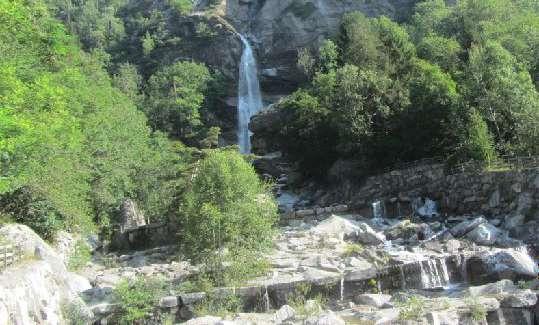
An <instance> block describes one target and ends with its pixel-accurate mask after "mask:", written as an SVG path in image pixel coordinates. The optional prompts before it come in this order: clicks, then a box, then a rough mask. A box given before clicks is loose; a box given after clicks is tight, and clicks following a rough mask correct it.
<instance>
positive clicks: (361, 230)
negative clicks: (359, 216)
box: [356, 223, 386, 245]
mask: <svg viewBox="0 0 539 325" xmlns="http://www.w3.org/2000/svg"><path fill="white" fill-rule="evenodd" d="M356 237H357V241H358V242H360V243H362V244H365V245H380V244H383V243H384V242H385V241H386V237H385V236H384V235H383V234H382V233H378V232H376V231H374V229H372V228H371V227H370V226H369V225H368V224H366V223H360V224H359V225H358V230H357V232H356Z"/></svg>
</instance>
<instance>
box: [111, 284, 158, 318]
mask: <svg viewBox="0 0 539 325" xmlns="http://www.w3.org/2000/svg"><path fill="white" fill-rule="evenodd" d="M165 290H166V284H165V281H164V280H162V279H155V278H144V277H138V278H136V279H135V280H133V281H127V280H124V281H122V282H120V283H119V284H118V286H116V288H115V289H114V296H115V298H116V302H117V303H118V304H119V306H120V310H121V312H120V315H118V316H119V319H118V323H120V324H133V323H137V322H139V321H142V320H144V319H146V318H147V317H148V315H149V314H150V313H151V312H152V311H153V309H154V307H155V305H156V304H157V300H158V299H159V298H160V296H161V295H163V294H164V293H165Z"/></svg>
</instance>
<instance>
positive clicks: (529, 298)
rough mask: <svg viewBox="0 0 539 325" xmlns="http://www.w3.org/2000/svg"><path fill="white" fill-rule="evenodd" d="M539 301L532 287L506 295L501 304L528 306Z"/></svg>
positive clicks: (504, 305) (517, 306)
mask: <svg viewBox="0 0 539 325" xmlns="http://www.w3.org/2000/svg"><path fill="white" fill-rule="evenodd" d="M536 303H537V294H536V293H535V292H532V291H531V290H530V289H527V290H518V291H515V292H512V293H510V294H508V295H507V296H505V297H504V298H503V299H502V300H501V302H500V305H501V306H502V307H511V308H528V307H533V306H535V304H536Z"/></svg>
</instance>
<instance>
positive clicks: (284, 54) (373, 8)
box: [226, 0, 417, 89]
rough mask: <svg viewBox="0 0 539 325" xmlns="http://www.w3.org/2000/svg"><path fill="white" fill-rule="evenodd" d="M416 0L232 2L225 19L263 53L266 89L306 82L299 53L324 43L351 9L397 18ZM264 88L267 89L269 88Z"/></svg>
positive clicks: (235, 0) (261, 55)
mask: <svg viewBox="0 0 539 325" xmlns="http://www.w3.org/2000/svg"><path fill="white" fill-rule="evenodd" d="M416 2H417V1H416V0H382V1H357V0H279V1H275V0H274V1H266V0H249V1H245V0H227V1H226V17H227V19H228V20H229V21H231V22H232V23H233V24H234V26H237V27H238V29H239V30H240V31H241V32H242V33H244V34H248V35H251V36H252V37H251V38H252V39H253V41H254V43H255V45H256V47H258V49H259V51H258V54H259V62H260V63H261V65H262V68H263V69H264V70H263V71H266V73H264V74H263V79H262V82H263V88H266V89H269V88H272V85H275V84H280V86H279V87H280V88H282V87H287V85H295V84H297V83H298V81H300V80H301V78H302V77H301V74H300V73H298V71H297V70H296V57H297V51H298V49H301V48H311V49H318V47H319V44H320V42H321V41H322V40H323V39H325V38H329V37H332V36H334V35H335V34H336V33H337V30H338V26H339V24H340V21H341V18H342V16H343V15H344V14H345V13H346V12H350V11H361V12H363V13H365V14H366V15H368V16H380V15H386V16H389V17H393V18H395V19H397V20H399V19H402V18H405V17H407V16H408V15H409V13H410V12H411V10H412V8H413V5H414V4H415V3H416ZM264 86H265V87H264Z"/></svg>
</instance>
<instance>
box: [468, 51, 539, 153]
mask: <svg viewBox="0 0 539 325" xmlns="http://www.w3.org/2000/svg"><path fill="white" fill-rule="evenodd" d="M468 74H469V80H468V87H467V94H466V95H467V98H468V100H469V102H470V103H471V105H473V106H474V107H476V108H477V109H478V111H479V112H480V113H481V114H482V116H483V118H484V119H485V120H486V122H487V124H488V125H489V130H490V131H491V132H492V134H493V136H494V139H495V141H496V143H497V146H498V149H499V150H500V151H501V152H504V153H508V154H512V153H533V152H536V151H535V150H536V145H534V143H536V140H537V134H538V126H537V121H538V119H539V94H538V93H537V91H536V90H535V88H534V86H533V83H532V81H531V78H530V75H529V73H528V71H526V70H525V68H524V67H523V66H522V65H521V64H519V63H518V62H517V61H516V59H515V57H514V56H512V55H511V53H509V52H508V51H507V50H505V49H504V48H503V47H502V46H501V45H500V44H498V43H496V42H487V43H486V44H484V45H482V46H477V47H474V48H473V49H472V50H471V53H470V62H469V72H468Z"/></svg>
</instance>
